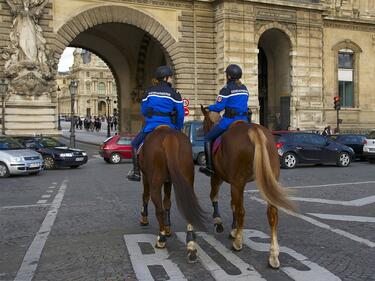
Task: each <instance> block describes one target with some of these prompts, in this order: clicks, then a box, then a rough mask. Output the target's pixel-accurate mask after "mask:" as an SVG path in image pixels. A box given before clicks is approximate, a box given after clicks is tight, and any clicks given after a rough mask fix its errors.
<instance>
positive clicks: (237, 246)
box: [232, 241, 242, 252]
mask: <svg viewBox="0 0 375 281" xmlns="http://www.w3.org/2000/svg"><path fill="white" fill-rule="evenodd" d="M232 247H233V250H235V251H237V252H239V251H241V250H242V243H236V241H234V242H233V244H232Z"/></svg>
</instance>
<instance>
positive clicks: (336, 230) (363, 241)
mask: <svg viewBox="0 0 375 281" xmlns="http://www.w3.org/2000/svg"><path fill="white" fill-rule="evenodd" d="M250 199H252V200H254V201H257V202H259V203H261V204H263V205H267V203H266V202H265V201H264V200H262V199H260V198H258V197H255V196H250ZM281 210H282V211H284V212H285V213H287V214H289V215H291V216H294V217H297V218H300V219H302V220H304V221H307V222H309V223H311V224H313V225H315V226H318V227H320V228H323V229H327V230H329V231H332V232H334V233H336V234H339V235H341V236H343V237H346V238H349V239H351V240H353V241H356V242H359V243H361V244H364V245H366V246H368V247H371V248H374V247H375V243H374V242H372V241H370V240H367V239H365V238H362V237H359V236H356V235H354V234H351V233H349V232H346V231H344V230H341V229H339V228H332V227H331V226H329V225H328V224H325V223H322V222H320V221H317V220H315V219H313V218H310V217H307V216H304V215H301V214H297V213H294V212H291V211H288V210H285V209H281Z"/></svg>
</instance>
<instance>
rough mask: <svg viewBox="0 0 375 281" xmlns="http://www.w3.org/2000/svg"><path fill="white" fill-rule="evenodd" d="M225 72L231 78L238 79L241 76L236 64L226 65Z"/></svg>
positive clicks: (239, 68) (240, 70)
mask: <svg viewBox="0 0 375 281" xmlns="http://www.w3.org/2000/svg"><path fill="white" fill-rule="evenodd" d="M225 73H226V74H227V75H228V76H230V78H231V79H240V78H241V77H242V69H241V67H239V66H238V65H237V64H230V65H228V67H227V69H225Z"/></svg>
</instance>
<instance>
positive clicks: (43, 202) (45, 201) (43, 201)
mask: <svg viewBox="0 0 375 281" xmlns="http://www.w3.org/2000/svg"><path fill="white" fill-rule="evenodd" d="M47 201H48V200H39V201H38V202H36V203H37V204H45V203H47Z"/></svg>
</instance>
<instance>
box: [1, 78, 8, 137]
mask: <svg viewBox="0 0 375 281" xmlns="http://www.w3.org/2000/svg"><path fill="white" fill-rule="evenodd" d="M8 83H9V82H8V79H6V78H2V79H1V80H0V96H1V108H2V115H1V133H2V134H3V135H5V98H6V95H7V91H8Z"/></svg>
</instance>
